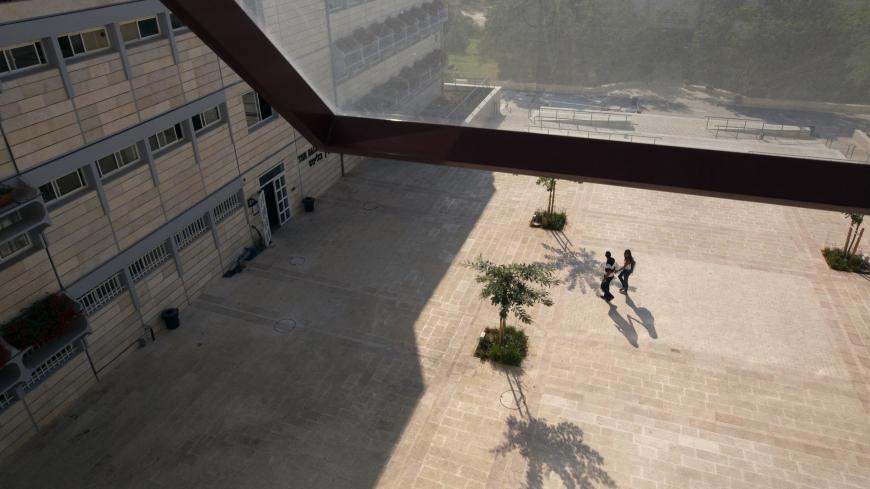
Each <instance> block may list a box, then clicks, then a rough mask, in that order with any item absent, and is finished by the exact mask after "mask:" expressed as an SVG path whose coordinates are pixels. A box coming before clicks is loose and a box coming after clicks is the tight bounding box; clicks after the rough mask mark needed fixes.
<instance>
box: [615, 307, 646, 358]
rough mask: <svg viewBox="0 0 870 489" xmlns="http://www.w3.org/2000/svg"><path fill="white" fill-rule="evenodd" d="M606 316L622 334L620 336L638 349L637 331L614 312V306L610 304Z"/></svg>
mask: <svg viewBox="0 0 870 489" xmlns="http://www.w3.org/2000/svg"><path fill="white" fill-rule="evenodd" d="M607 315H608V316H610V319H611V320H612V321H613V325H614V326H616V329H617V330H618V331H619V332H620V333H622V336H625V339H627V340H628V342H629V343H630V344H631V346H633V347H635V348H638V347H639V346H640V345H639V344H638V342H637V330H635V329H634V326H632V325H631V322H630V321H627V320H626V319H625V318H624V317H622V315H621V314H619V313H618V312H616V306H614V305H613V304H610V310H609V311H608V312H607ZM630 317H631V316H629V318H630Z"/></svg>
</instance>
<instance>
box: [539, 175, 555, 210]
mask: <svg viewBox="0 0 870 489" xmlns="http://www.w3.org/2000/svg"><path fill="white" fill-rule="evenodd" d="M535 183H537V184H538V185H540V186H542V187H544V188H545V189H546V190H547V192H549V193H550V195H549V197H548V198H547V214H552V213H553V212H555V207H556V179H555V178H547V177H540V178H538V181H537V182H535Z"/></svg>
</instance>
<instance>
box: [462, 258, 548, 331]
mask: <svg viewBox="0 0 870 489" xmlns="http://www.w3.org/2000/svg"><path fill="white" fill-rule="evenodd" d="M465 266H466V267H468V268H471V269H473V270H476V271H477V272H478V275H477V279H476V280H477V283H479V284H483V289H481V291H480V297H481V298H482V299H489V300H490V302H491V303H492V305H494V306H497V307H498V318H499V320H498V344H502V343H504V333H505V327H506V326H507V318H508V314H510V313H513V314H514V317H516V318H517V319H519V320H520V321H521V322H522V323H524V324H531V323H532V317H531V316H530V315H529V313H528V311H526V308H527V307H531V306H534V305H535V304H537V303H541V304H543V305H545V306H548V307H549V306H552V305H553V300H552V299H550V294H549V292H547V290H546V288H549V287H552V286H554V285H558V284H559V281H558V280H557V279H555V278H553V270H552V269H551V268H550V267H548V266H546V265H543V264H539V263H532V264H525V263H512V264H509V265H496V264H494V263H492V262H491V261H488V260H484V259H483V258H482V257H477V259H476V260H475V261H469V262H465ZM536 285H537V286H539V287H536Z"/></svg>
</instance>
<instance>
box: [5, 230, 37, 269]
mask: <svg viewBox="0 0 870 489" xmlns="http://www.w3.org/2000/svg"><path fill="white" fill-rule="evenodd" d="M29 247H30V237H28V236H27V233H22V234H19V235H18V236H16V237H14V238H12V239H10V240H9V241H5V242H3V243H0V262H4V261H6V260H8V259H9V258H12V257H13V256H15V255H17V254H18V253H20V252H22V251H24V250H26V249H27V248H29Z"/></svg>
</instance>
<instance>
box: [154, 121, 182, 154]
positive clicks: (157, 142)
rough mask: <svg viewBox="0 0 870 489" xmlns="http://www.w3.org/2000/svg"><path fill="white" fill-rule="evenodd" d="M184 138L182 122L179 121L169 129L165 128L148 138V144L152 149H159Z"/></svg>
mask: <svg viewBox="0 0 870 489" xmlns="http://www.w3.org/2000/svg"><path fill="white" fill-rule="evenodd" d="M182 139H184V131H182V130H181V123H178V124H176V125H174V126H172V127H170V128H168V129H164V130H162V131H160V132H158V133H157V134H155V135H153V136H150V137H149V138H148V145H149V146H150V147H151V151H157V150H159V149H162V148H165V147H167V146H169V145H172V144H175V143H177V142H178V141H181V140H182Z"/></svg>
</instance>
